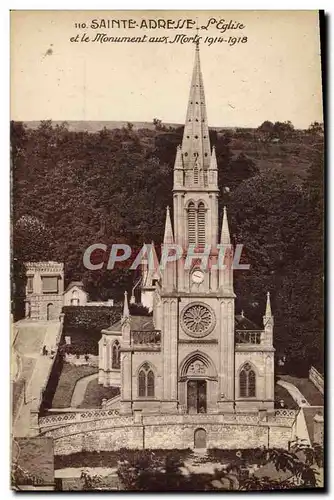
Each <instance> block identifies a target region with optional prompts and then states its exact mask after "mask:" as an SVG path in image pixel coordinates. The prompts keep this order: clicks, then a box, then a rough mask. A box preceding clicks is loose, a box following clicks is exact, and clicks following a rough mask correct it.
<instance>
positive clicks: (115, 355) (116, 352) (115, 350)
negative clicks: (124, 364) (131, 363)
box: [111, 340, 121, 369]
mask: <svg viewBox="0 0 334 500" xmlns="http://www.w3.org/2000/svg"><path fill="white" fill-rule="evenodd" d="M120 347H121V346H120V344H119V342H118V340H115V342H114V343H113V345H112V363H111V367H112V368H115V369H119V368H120V366H121V353H120Z"/></svg>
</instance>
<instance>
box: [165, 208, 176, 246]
mask: <svg viewBox="0 0 334 500" xmlns="http://www.w3.org/2000/svg"><path fill="white" fill-rule="evenodd" d="M166 243H174V236H173V229H172V222H171V219H170V213H169V207H167V210H166V223H165V235H164V244H166Z"/></svg>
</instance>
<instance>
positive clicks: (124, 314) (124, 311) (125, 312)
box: [122, 291, 130, 320]
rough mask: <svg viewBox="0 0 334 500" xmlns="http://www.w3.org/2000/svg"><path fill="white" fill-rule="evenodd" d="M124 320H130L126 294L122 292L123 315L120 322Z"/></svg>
mask: <svg viewBox="0 0 334 500" xmlns="http://www.w3.org/2000/svg"><path fill="white" fill-rule="evenodd" d="M125 318H130V311H129V304H128V292H127V291H125V292H124V305H123V315H122V320H124V319H125Z"/></svg>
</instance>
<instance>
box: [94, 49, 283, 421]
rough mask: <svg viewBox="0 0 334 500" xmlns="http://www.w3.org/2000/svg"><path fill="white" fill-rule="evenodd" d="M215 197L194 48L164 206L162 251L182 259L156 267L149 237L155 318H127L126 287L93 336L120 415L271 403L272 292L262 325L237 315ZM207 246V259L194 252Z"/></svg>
mask: <svg viewBox="0 0 334 500" xmlns="http://www.w3.org/2000/svg"><path fill="white" fill-rule="evenodd" d="M218 196H219V189H218V168H217V160H216V153H215V149H214V148H212V149H211V146H210V140H209V129H208V124H207V116H206V106H205V95H204V86H203V78H202V73H201V69H200V59H199V48H198V47H196V54H195V65H194V70H193V76H192V82H191V89H190V96H189V102H188V110H187V117H186V124H185V129H184V135H183V141H182V145H180V146H179V147H178V148H177V153H176V159H175V166H174V185H173V218H172V217H171V213H170V210H169V208H168V207H167V212H166V224H165V233H164V239H163V245H162V253H164V252H165V251H166V255H168V253H169V251H170V249H171V248H172V249H173V248H175V246H176V245H177V246H178V248H181V249H182V252H181V253H182V256H181V258H180V259H179V260H178V261H170V262H168V263H167V265H165V266H164V267H161V268H159V267H158V266H153V270H152V268H151V267H150V263H152V262H153V264H154V263H156V262H157V257H156V252H155V248H154V245H153V244H152V245H148V246H147V254H148V259H147V264H146V267H145V265H144V266H143V282H142V300H143V301H144V302H145V306H147V307H148V309H149V311H151V315H150V316H130V314H129V307H128V299H127V294H126V295H125V301H124V311H123V317H122V320H121V321H120V322H118V323H117V324H115V325H112V326H111V327H110V328H108V329H106V330H103V331H102V338H101V341H100V343H99V369H100V370H99V382H100V383H101V384H104V385H120V386H121V402H120V411H121V412H122V413H124V414H131V413H132V412H134V411H139V410H142V411H143V413H151V414H153V413H160V414H168V413H171V414H175V413H181V414H186V413H189V414H201V413H207V414H221V413H234V412H256V411H258V410H265V409H268V410H270V409H273V407H274V348H273V325H274V321H273V316H272V313H271V305H270V296H269V294H268V295H267V305H266V311H265V314H264V316H263V327H261V328H260V327H258V326H257V325H255V324H254V323H252V322H251V321H250V320H248V319H247V318H245V316H244V314H243V313H241V315H240V314H239V315H236V314H235V306H234V302H235V294H234V289H233V270H232V268H231V263H232V260H233V253H234V249H233V247H232V245H231V240H230V233H229V226H228V219H227V212H226V209H224V213H223V217H222V221H221V222H220V221H219V220H218V219H219V218H218ZM172 219H173V223H172ZM219 228H221V230H220V229H219ZM207 245H209V246H210V247H209V252H208V259H207V263H206V264H204V265H203V260H201V259H199V256H200V255H201V254H203V251H204V249H205V247H206V246H207ZM219 245H221V247H223V248H224V249H225V250H226V253H225V260H224V263H225V264H226V266H225V267H223V266H221V265H220V266H218V265H217V264H218V248H219ZM190 248H192V249H193V253H195V254H196V253H197V255H195V258H193V259H190V261H191V262H189V261H188V260H187V259H186V253H187V251H188V250H189V249H190ZM204 263H205V260H204ZM220 264H222V263H221V262H220ZM115 349H117V353H118V354H119V358H118V359H117V361H116V362H115V359H116V358H115Z"/></svg>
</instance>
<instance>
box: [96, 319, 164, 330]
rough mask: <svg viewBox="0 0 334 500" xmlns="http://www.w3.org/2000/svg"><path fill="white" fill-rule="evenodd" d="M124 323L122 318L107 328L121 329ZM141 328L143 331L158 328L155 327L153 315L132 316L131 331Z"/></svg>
mask: <svg viewBox="0 0 334 500" xmlns="http://www.w3.org/2000/svg"><path fill="white" fill-rule="evenodd" d="M121 329H122V324H121V320H119V321H116V323H114V324H113V325H111V326H110V327H109V328H107V329H106V330H107V331H108V330H109V331H113V332H114V331H116V332H117V331H121ZM134 330H139V331H142V332H152V331H155V330H156V329H155V328H154V324H153V318H152V316H131V331H134Z"/></svg>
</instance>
